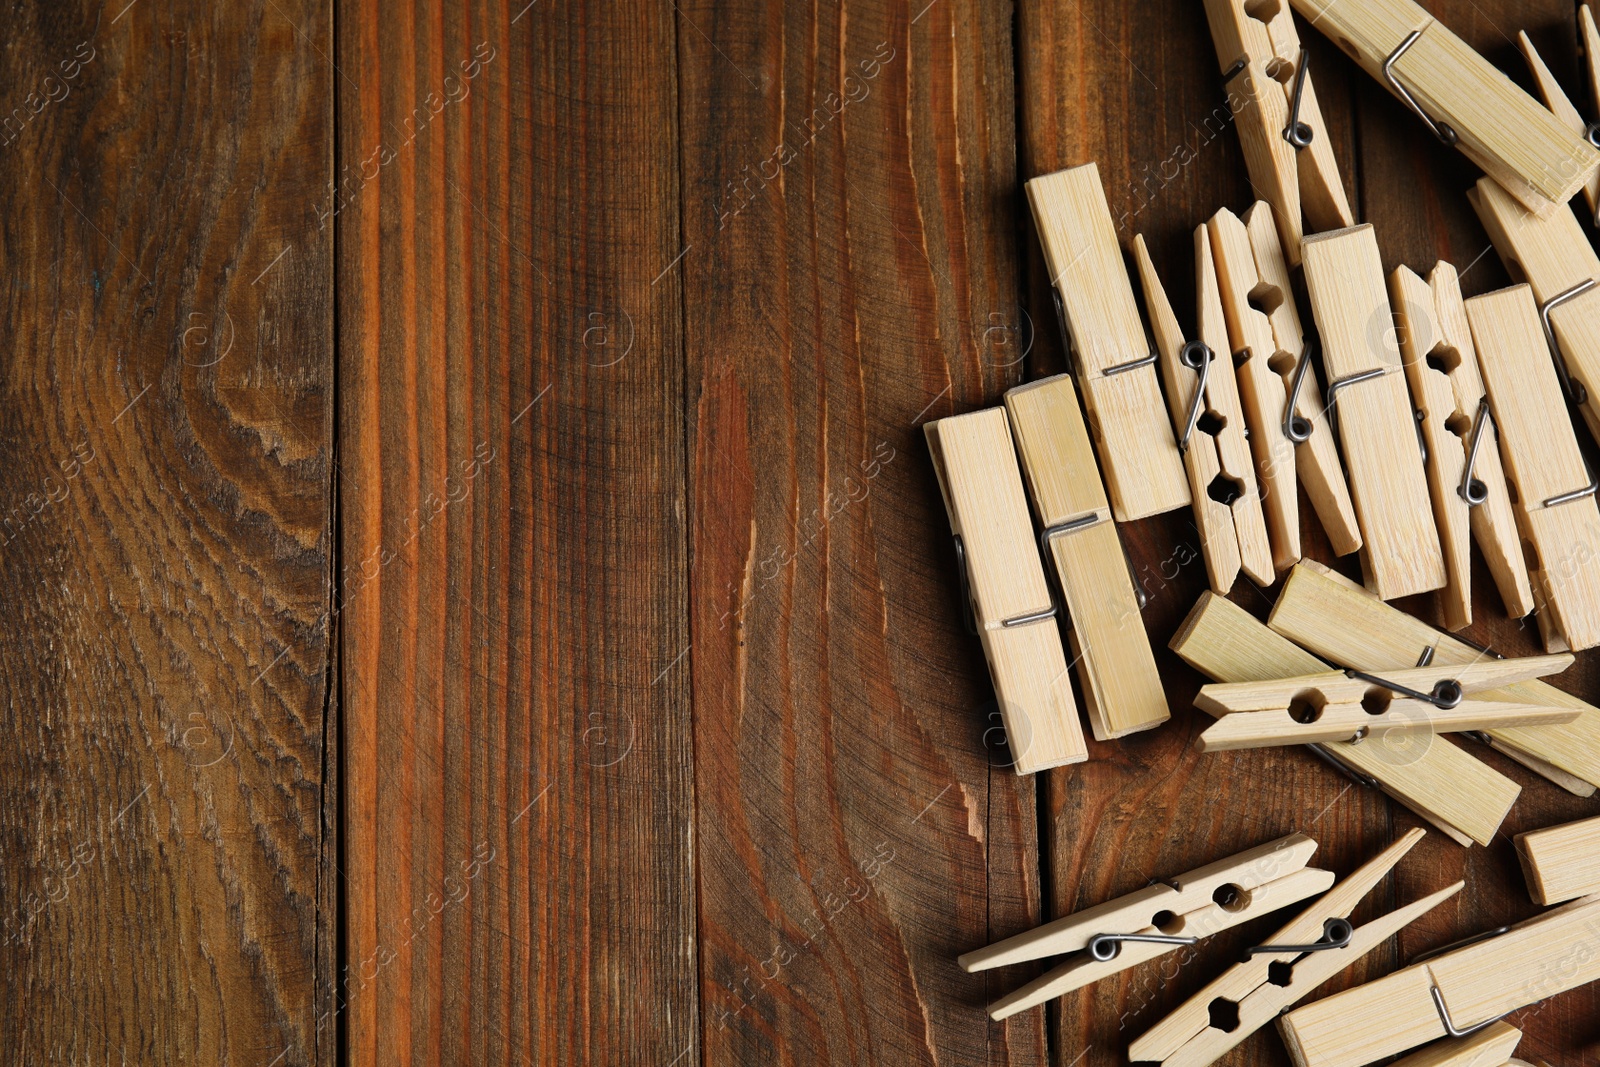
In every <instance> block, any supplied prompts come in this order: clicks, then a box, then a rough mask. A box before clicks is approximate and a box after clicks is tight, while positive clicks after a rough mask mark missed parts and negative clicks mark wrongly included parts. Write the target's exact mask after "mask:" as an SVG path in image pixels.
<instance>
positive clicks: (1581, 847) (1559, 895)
mask: <svg viewBox="0 0 1600 1067" xmlns="http://www.w3.org/2000/svg"><path fill="white" fill-rule="evenodd" d="M1516 845H1517V858H1518V859H1520V860H1521V861H1522V872H1523V874H1524V875H1525V876H1526V877H1527V880H1528V895H1529V896H1531V897H1532V898H1533V899H1534V900H1536V901H1538V902H1539V903H1540V904H1546V905H1548V904H1561V903H1564V902H1565V901H1568V900H1576V899H1577V898H1579V897H1586V896H1593V895H1595V894H1600V818H1595V819H1580V820H1578V821H1577V822H1570V823H1566V824H1565V825H1562V826H1551V827H1547V828H1545V829H1543V830H1530V831H1528V832H1527V833H1523V834H1518V835H1517V837H1516Z"/></svg>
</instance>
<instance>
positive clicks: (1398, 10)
mask: <svg viewBox="0 0 1600 1067" xmlns="http://www.w3.org/2000/svg"><path fill="white" fill-rule="evenodd" d="M1291 2H1292V3H1293V5H1294V8H1295V10H1297V11H1299V12H1300V14H1302V15H1304V16H1305V17H1306V18H1307V19H1308V20H1309V21H1310V22H1311V24H1312V25H1313V26H1316V27H1317V28H1318V29H1319V30H1321V31H1322V32H1323V33H1325V34H1327V35H1328V37H1329V38H1330V39H1331V40H1332V41H1333V42H1334V43H1335V44H1337V45H1338V46H1339V47H1340V48H1342V49H1343V50H1344V51H1345V52H1346V53H1347V54H1348V55H1349V56H1350V57H1351V58H1353V59H1354V60H1355V61H1356V62H1357V63H1359V64H1360V65H1361V66H1362V67H1363V68H1364V69H1365V70H1366V71H1367V73H1368V74H1371V75H1372V76H1373V77H1374V78H1377V79H1378V80H1379V81H1380V82H1382V83H1383V84H1384V85H1386V86H1387V87H1388V88H1389V91H1390V92H1391V93H1393V94H1394V95H1395V96H1396V97H1398V98H1399V99H1400V100H1401V102H1402V103H1404V104H1405V105H1406V106H1407V107H1409V108H1410V109H1411V110H1412V111H1413V112H1415V113H1416V115H1417V117H1419V118H1420V119H1422V121H1423V122H1424V123H1425V124H1426V125H1427V127H1428V129H1429V130H1431V131H1432V132H1433V134H1434V136H1436V137H1438V138H1439V140H1441V141H1443V142H1444V143H1445V144H1451V145H1455V146H1456V147H1457V148H1459V149H1460V150H1461V152H1462V154H1464V155H1465V156H1466V157H1467V158H1468V159H1470V160H1472V161H1473V162H1474V163H1476V164H1477V165H1478V166H1479V167H1481V168H1483V171H1484V173H1486V174H1488V175H1489V176H1490V177H1492V178H1494V179H1495V180H1496V181H1498V182H1499V183H1500V184H1501V185H1503V186H1505V188H1506V189H1507V190H1508V191H1509V192H1510V193H1511V194H1512V195H1513V196H1515V197H1516V198H1517V199H1518V200H1520V201H1521V202H1522V203H1523V204H1524V205H1525V206H1526V207H1528V208H1529V209H1530V210H1531V211H1533V212H1534V213H1536V214H1538V215H1546V214H1549V213H1550V212H1553V211H1555V210H1556V208H1558V207H1559V206H1560V205H1562V204H1565V203H1566V202H1567V201H1568V200H1570V199H1571V198H1572V195H1573V194H1574V193H1576V192H1577V191H1578V190H1579V189H1580V188H1582V187H1583V185H1584V184H1585V183H1586V182H1587V181H1588V180H1589V178H1590V176H1591V175H1593V174H1594V172H1595V169H1596V168H1597V167H1600V152H1596V150H1595V148H1594V146H1593V145H1591V144H1589V142H1588V141H1587V140H1585V139H1584V138H1583V136H1582V135H1581V134H1578V133H1574V132H1573V131H1572V130H1570V129H1568V128H1567V127H1566V126H1565V125H1563V124H1562V123H1561V121H1560V120H1558V119H1557V118H1556V117H1555V116H1554V115H1552V114H1551V113H1550V112H1549V111H1548V110H1546V109H1545V108H1544V107H1542V106H1541V105H1540V104H1539V102H1538V101H1537V100H1535V99H1534V98H1533V97H1531V96H1529V95H1528V94H1527V93H1525V92H1523V91H1522V90H1521V89H1519V88H1518V87H1517V85H1516V83H1515V82H1513V81H1512V80H1511V79H1510V78H1508V77H1506V76H1505V75H1504V74H1502V73H1501V72H1500V71H1499V70H1498V69H1497V68H1496V67H1495V66H1494V64H1492V63H1490V62H1489V61H1488V60H1486V59H1484V58H1483V57H1482V56H1480V55H1479V54H1478V53H1477V52H1475V51H1473V50H1472V48H1471V47H1469V46H1468V45H1467V43H1466V42H1465V41H1463V40H1461V38H1459V37H1457V36H1456V35H1455V34H1454V33H1452V32H1450V29H1449V27H1447V26H1445V25H1444V24H1443V23H1441V22H1439V21H1438V20H1437V19H1435V18H1434V17H1433V16H1432V15H1430V14H1429V13H1428V12H1427V11H1426V10H1424V9H1423V8H1422V7H1421V6H1420V5H1418V4H1415V3H1412V0H1291Z"/></svg>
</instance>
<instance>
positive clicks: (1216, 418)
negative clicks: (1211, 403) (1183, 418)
mask: <svg viewBox="0 0 1600 1067" xmlns="http://www.w3.org/2000/svg"><path fill="white" fill-rule="evenodd" d="M1227 425H1228V417H1227V416H1226V415H1219V414H1217V413H1216V412H1215V411H1213V410H1211V409H1210V408H1206V409H1205V410H1204V411H1202V412H1201V413H1200V417H1199V418H1198V419H1196V420H1195V424H1194V428H1195V429H1197V430H1199V431H1200V432H1201V433H1205V434H1210V435H1211V436H1212V437H1215V436H1217V435H1218V434H1219V433H1221V432H1222V430H1223V428H1224V427H1226V426H1227Z"/></svg>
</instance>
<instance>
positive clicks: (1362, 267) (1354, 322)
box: [1304, 225, 1445, 600]
mask: <svg viewBox="0 0 1600 1067" xmlns="http://www.w3.org/2000/svg"><path fill="white" fill-rule="evenodd" d="M1304 250H1305V256H1304V265H1305V278H1306V287H1307V289H1308V290H1309V291H1310V294H1311V305H1312V309H1313V311H1314V314H1315V317H1316V320H1317V326H1318V328H1319V329H1320V330H1321V332H1322V360H1323V366H1324V367H1325V368H1326V369H1327V372H1328V376H1329V377H1330V378H1331V379H1332V381H1330V382H1329V383H1328V406H1329V409H1330V411H1333V412H1334V413H1335V419H1334V422H1335V423H1336V425H1337V426H1338V431H1339V438H1340V440H1341V441H1342V442H1343V444H1344V456H1345V467H1346V472H1347V474H1348V475H1349V479H1350V494H1351V497H1352V498H1353V500H1354V503H1355V509H1356V515H1357V516H1358V517H1359V518H1360V520H1361V533H1362V538H1363V542H1364V543H1363V548H1362V561H1363V563H1364V564H1365V565H1366V572H1367V583H1368V587H1369V588H1371V589H1372V590H1373V592H1375V593H1377V594H1378V596H1380V597H1382V598H1383V599H1385V600H1390V599H1393V598H1394V597H1398V596H1406V595H1409V594H1413V593H1422V592H1427V591H1429V590H1432V589H1438V588H1439V587H1441V586H1443V585H1444V584H1445V569H1444V558H1443V554H1442V552H1441V549H1440V546H1439V533H1438V530H1437V529H1436V528H1435V526H1434V522H1433V511H1432V504H1431V501H1430V499H1429V495H1428V481H1427V476H1426V474H1425V472H1424V470H1423V463H1422V445H1421V441H1420V438H1419V436H1418V430H1417V423H1416V420H1415V418H1414V416H1413V414H1412V411H1411V405H1410V402H1409V397H1408V396H1407V392H1406V386H1405V381H1404V373H1403V371H1402V367H1401V360H1400V350H1399V346H1398V345H1397V343H1396V339H1395V336H1394V330H1393V328H1392V319H1391V314H1390V308H1389V296H1388V291H1387V288H1386V286H1385V284H1384V279H1383V265H1382V261H1381V260H1380V259H1379V256H1378V242H1377V239H1376V237H1375V236H1374V235H1373V230H1372V227H1371V226H1370V225H1361V226H1353V227H1350V228H1349V229H1345V230H1334V231H1332V232H1330V233H1324V234H1318V235H1316V236H1314V237H1308V238H1306V240H1305V246H1304Z"/></svg>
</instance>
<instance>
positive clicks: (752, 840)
mask: <svg viewBox="0 0 1600 1067" xmlns="http://www.w3.org/2000/svg"><path fill="white" fill-rule="evenodd" d="M679 6H680V10H681V12H682V16H681V21H680V30H679V43H680V52H679V54H680V64H681V77H682V83H681V86H682V87H681V93H680V98H681V100H682V105H683V131H682V132H683V174H684V179H685V184H684V244H685V245H686V246H692V249H691V251H689V252H688V253H687V254H686V255H685V257H684V259H683V263H682V265H681V268H680V269H681V270H682V271H683V275H684V278H685V286H686V299H685V309H686V324H687V325H686V330H687V332H686V335H685V343H686V347H687V351H688V360H689V366H688V374H689V381H690V386H689V402H690V407H691V412H692V418H691V425H690V432H691V438H690V440H691V449H692V453H691V455H692V464H693V467H692V471H691V496H692V514H691V537H692V539H693V559H694V576H693V600H692V603H693V609H692V610H693V629H694V649H693V653H692V657H693V662H694V696H695V741H696V755H697V765H698V773H697V800H698V806H699V821H698V824H697V826H698V829H697V846H698V855H699V898H700V938H701V987H700V989H701V996H702V1003H703V1019H704V1024H703V1030H704V1047H703V1049H702V1050H701V1052H700V1053H699V1055H701V1056H703V1062H705V1063H707V1064H734V1063H739V1064H743V1063H767V1062H776V1063H814V1062H815V1063H820V1062H831V1063H841V1064H842V1063H851V1064H867V1063H895V1064H931V1063H934V1062H938V1063H940V1064H976V1063H988V1062H994V1063H1002V1062H1012V1063H1036V1062H1039V1061H1041V1060H1042V1059H1043V1056H1044V1042H1043V1027H1042V1025H1041V1022H1040V1020H1039V1019H1038V1018H1037V1017H1033V1018H1024V1019H1019V1020H1015V1021H1013V1022H1011V1023H1007V1024H991V1023H990V1022H989V1021H988V1020H987V1018H986V1016H985V1008H986V1005H987V1003H988V1002H989V1000H991V999H993V997H994V996H997V995H998V994H999V993H1000V992H1002V991H1005V990H1007V989H1009V988H1010V987H1011V986H1012V985H1013V984H1014V981H1013V979H1012V976H1009V975H1008V976H1005V977H1004V978H1003V979H1001V980H999V981H996V982H993V983H990V982H987V981H986V979H985V978H983V977H969V976H967V975H964V974H962V973H961V972H960V971H959V970H958V969H957V968H956V966H955V957H956V956H957V955H958V954H960V953H961V952H963V951H966V950H968V949H971V948H975V947H977V946H980V945H984V944H987V943H989V942H990V941H993V940H996V938H997V936H999V935H1001V934H1003V933H1010V932H1012V931H1014V930H1016V929H1017V928H1019V927H1021V926H1023V925H1027V924H1029V923H1031V922H1034V921H1036V920H1037V916H1038V910H1037V909H1038V901H1039V886H1038V881H1037V873H1036V872H1037V866H1036V865H1037V854H1036V851H1035V843H1034V837H1033V823H1034V820H1035V814H1036V813H1035V795H1034V790H1033V784H1032V780H1031V779H1019V778H1018V776H1017V775H1016V774H1015V772H1014V771H1013V770H1012V769H1011V768H1010V767H1009V766H1007V763H1008V761H1009V758H1010V757H1009V755H1008V754H1007V751H1006V748H1005V746H1004V744H1003V733H1002V732H1001V731H1000V730H998V729H995V727H997V726H998V724H999V717H998V714H997V713H995V708H994V705H993V703H992V695H991V694H992V691H991V689H990V686H989V684H988V681H987V680H986V678H985V674H984V668H983V661H982V657H981V651H980V649H979V645H978V642H977V640H976V639H974V638H971V637H970V636H969V635H968V634H967V633H966V632H965V630H964V628H963V626H962V622H961V614H960V608H959V606H958V602H957V599H956V590H957V588H958V583H957V581H956V572H955V569H954V557H953V553H952V551H951V548H950V541H949V533H948V529H949V528H948V524H947V523H946V522H945V519H944V516H943V515H942V514H941V505H940V500H939V491H938V487H937V485H936V484H935V481H934V476H933V471H932V468H931V466H930V464H929V463H928V461H927V459H926V454H925V450H924V447H923V444H922V441H921V437H922V434H921V433H920V431H919V430H918V429H917V427H918V426H919V425H920V424H921V423H923V422H925V421H927V420H928V419H932V418H938V417H941V416H945V415H949V414H951V413H953V412H964V411H968V410H971V409H973V408H974V407H978V406H983V405H992V404H994V403H997V402H998V400H999V397H1000V394H1001V392H1002V390H1003V389H1004V388H1005V387H1006V386H1008V385H1011V384H1015V383H1016V382H1018V381H1020V379H1021V370H1022V365H1021V361H1022V357H1023V355H1024V353H1025V351H1026V348H1027V345H1026V344H1025V341H1026V334H1027V330H1026V328H1025V324H1024V322H1023V320H1022V319H1021V318H1020V314H1019V309H1018V308H1017V278H1018V271H1017V252H1016V248H1017V244H1016V242H1017V235H1018V234H1019V233H1020V232H1021V227H1022V222H1023V218H1022V213H1021V211H1020V210H1019V208H1020V207H1021V205H1020V200H1019V199H1018V198H1019V186H1018V183H1017V177H1016V172H1015V167H1014V162H1013V160H1014V150H1015V144H1016V141H1015V135H1014V130H1013V123H1012V116H1013V105H1012V96H1011V84H1012V56H1011V52H1010V27H1011V21H1010V17H1009V14H1008V12H1006V11H1005V9H1003V8H997V7H995V6H994V5H992V4H986V3H980V2H977V0H940V2H938V3H934V4H931V5H924V4H912V5H889V6H884V5H877V4H858V3H855V2H853V0H846V2H844V3H843V4H830V5H824V6H822V7H819V8H810V7H805V6H802V5H775V4H773V5H756V6H745V7H739V8H735V7H732V6H730V5H726V4H723V3H718V2H714V0H692V2H686V3H680V5H679ZM1035 324H1036V325H1037V321H1036V322H1035ZM1053 328H1054V327H1053V326H1051V329H1053ZM986 743H987V746H988V747H986Z"/></svg>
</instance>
